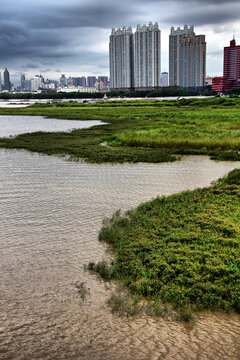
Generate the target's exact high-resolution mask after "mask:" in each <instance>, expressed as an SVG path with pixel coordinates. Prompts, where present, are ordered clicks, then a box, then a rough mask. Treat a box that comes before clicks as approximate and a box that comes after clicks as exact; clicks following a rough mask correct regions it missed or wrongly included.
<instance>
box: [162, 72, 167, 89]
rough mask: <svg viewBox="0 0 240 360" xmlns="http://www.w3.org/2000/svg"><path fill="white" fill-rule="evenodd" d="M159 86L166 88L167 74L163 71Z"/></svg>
mask: <svg viewBox="0 0 240 360" xmlns="http://www.w3.org/2000/svg"><path fill="white" fill-rule="evenodd" d="M161 86H162V87H166V86H168V72H166V71H164V72H162V75H161Z"/></svg>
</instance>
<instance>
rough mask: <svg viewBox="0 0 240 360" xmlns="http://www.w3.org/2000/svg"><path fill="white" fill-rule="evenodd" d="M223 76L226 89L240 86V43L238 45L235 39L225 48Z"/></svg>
mask: <svg viewBox="0 0 240 360" xmlns="http://www.w3.org/2000/svg"><path fill="white" fill-rule="evenodd" d="M223 78H224V91H229V90H231V89H232V88H233V87H237V86H240V45H238V46H237V45H236V41H235V39H233V40H231V41H230V46H226V47H225V48H224V64H223Z"/></svg>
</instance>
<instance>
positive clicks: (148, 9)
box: [0, 0, 240, 73]
mask: <svg viewBox="0 0 240 360" xmlns="http://www.w3.org/2000/svg"><path fill="white" fill-rule="evenodd" d="M239 13H240V0H230V1H228V2H226V1H225V0H201V2H200V1H199V0H170V1H169V0H167V1H166V0H149V1H146V0H122V1H121V2H120V1H119V2H118V1H115V0H104V1H101V2H100V1H99V0H88V1H87V0H68V2H67V1H63V0H48V1H47V0H41V1H34V0H32V2H30V1H29V0H21V1H19V0H11V1H9V0H1V11H0V54H1V55H0V67H5V66H7V67H8V66H10V65H11V66H12V68H14V69H15V70H16V69H19V70H20V69H26V70H27V69H29V70H31V69H32V70H34V69H37V68H38V69H39V68H40V69H41V68H42V69H45V70H46V71H47V70H51V69H53V72H56V73H57V72H59V73H62V72H67V71H69V72H71V70H73V69H74V70H76V69H78V68H82V69H83V68H84V69H85V70H84V71H85V72H90V71H91V68H92V67H94V69H99V71H101V69H102V71H104V72H107V70H108V53H107V50H106V48H101V47H98V46H97V45H98V43H105V44H107V43H108V31H106V29H108V30H109V32H110V29H111V27H121V26H123V25H126V26H129V25H130V26H132V27H135V26H136V24H137V23H141V24H142V23H143V22H146V23H147V22H148V21H149V20H152V21H158V22H159V24H160V27H161V28H163V29H170V26H171V25H173V26H182V25H183V24H185V23H186V24H188V25H190V24H194V25H196V26H197V25H199V26H201V25H205V26H206V25H207V26H209V28H211V30H213V31H214V32H215V33H216V32H221V31H225V32H226V31H229V23H231V22H234V21H238V20H239ZM230 31H231V30H230ZM95 47H96V48H97V49H98V50H94V51H93V49H94V48H95ZM165 50H166V52H167V49H163V53H164V52H165ZM210 50H211V49H210ZM209 54H210V55H212V56H214V55H215V54H214V52H212V53H211V52H209ZM55 69H57V70H55Z"/></svg>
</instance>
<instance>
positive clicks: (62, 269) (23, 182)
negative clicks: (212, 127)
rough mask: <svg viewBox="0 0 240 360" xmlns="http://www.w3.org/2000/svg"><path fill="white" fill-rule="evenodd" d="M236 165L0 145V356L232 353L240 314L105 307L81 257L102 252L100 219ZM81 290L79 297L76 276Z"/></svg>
mask: <svg viewBox="0 0 240 360" xmlns="http://www.w3.org/2000/svg"><path fill="white" fill-rule="evenodd" d="M236 167H238V168H239V167H240V162H235V163H231V162H215V161H211V160H209V158H207V157H203V156H198V157H194V156H188V157H184V158H183V159H182V161H177V162H174V163H171V164H170V163H168V164H167V163H164V164H136V165H130V164H124V165H110V164H104V165H92V164H91V165H90V164H84V163H73V162H68V161H65V160H64V159H61V158H57V157H53V156H52V157H49V156H43V155H38V154H32V153H29V152H26V151H17V150H4V149H1V150H0V170H1V171H0V249H1V252H0V319H1V321H0V359H13V360H15V359H22V360H23V359H24V360H25V359H27V360H28V359H29V360H30V359H44V360H45V359H83V360H85V359H86V360H88V359H95V360H101V359H104V360H108V359H109V360H117V359H123V360H128V359H129V360H130V359H139V360H142V359H152V360H155V359H206V360H209V359H213V360H216V359H219V360H220V359H229V360H230V359H231V360H239V359H240V316H239V315H237V314H231V315H226V314H223V313H210V312H204V313H200V314H198V315H197V318H196V320H195V323H194V324H187V325H186V324H183V323H179V322H176V321H170V320H164V319H161V318H151V317H146V316H139V317H136V318H131V317H128V318H124V317H119V316H118V315H115V314H111V309H110V308H109V307H108V306H107V305H106V300H107V299H108V298H109V296H110V295H111V291H110V290H109V289H108V284H105V283H104V282H103V281H101V280H99V279H98V278H97V277H96V276H95V275H90V274H89V273H88V272H86V271H84V268H83V266H84V264H87V263H88V262H89V261H98V260H101V259H103V258H104V257H106V256H108V248H107V246H106V245H104V244H103V243H100V242H99V241H98V232H99V230H100V228H101V224H102V219H103V218H104V216H110V215H111V214H112V213H113V212H114V211H116V210H118V209H119V208H121V209H123V210H127V209H129V208H133V207H135V206H137V205H138V204H139V203H141V202H143V201H147V200H150V199H151V198H153V197H155V196H157V195H163V194H164V195H168V194H171V193H176V192H178V191H181V190H184V189H193V188H196V187H204V186H208V185H209V184H210V182H211V181H213V180H216V179H217V178H219V177H222V176H223V175H224V174H226V173H227V172H229V171H230V170H232V169H234V168H236ZM78 282H84V283H85V286H86V287H87V288H88V289H89V295H87V296H86V298H85V300H84V301H82V299H81V297H80V295H79V293H78V291H77V288H76V283H78Z"/></svg>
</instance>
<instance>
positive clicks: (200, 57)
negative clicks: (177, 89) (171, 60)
mask: <svg viewBox="0 0 240 360" xmlns="http://www.w3.org/2000/svg"><path fill="white" fill-rule="evenodd" d="M205 78H206V41H205V35H195V36H186V37H182V39H181V44H180V86H181V87H182V88H194V89H195V88H198V87H203V86H205Z"/></svg>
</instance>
